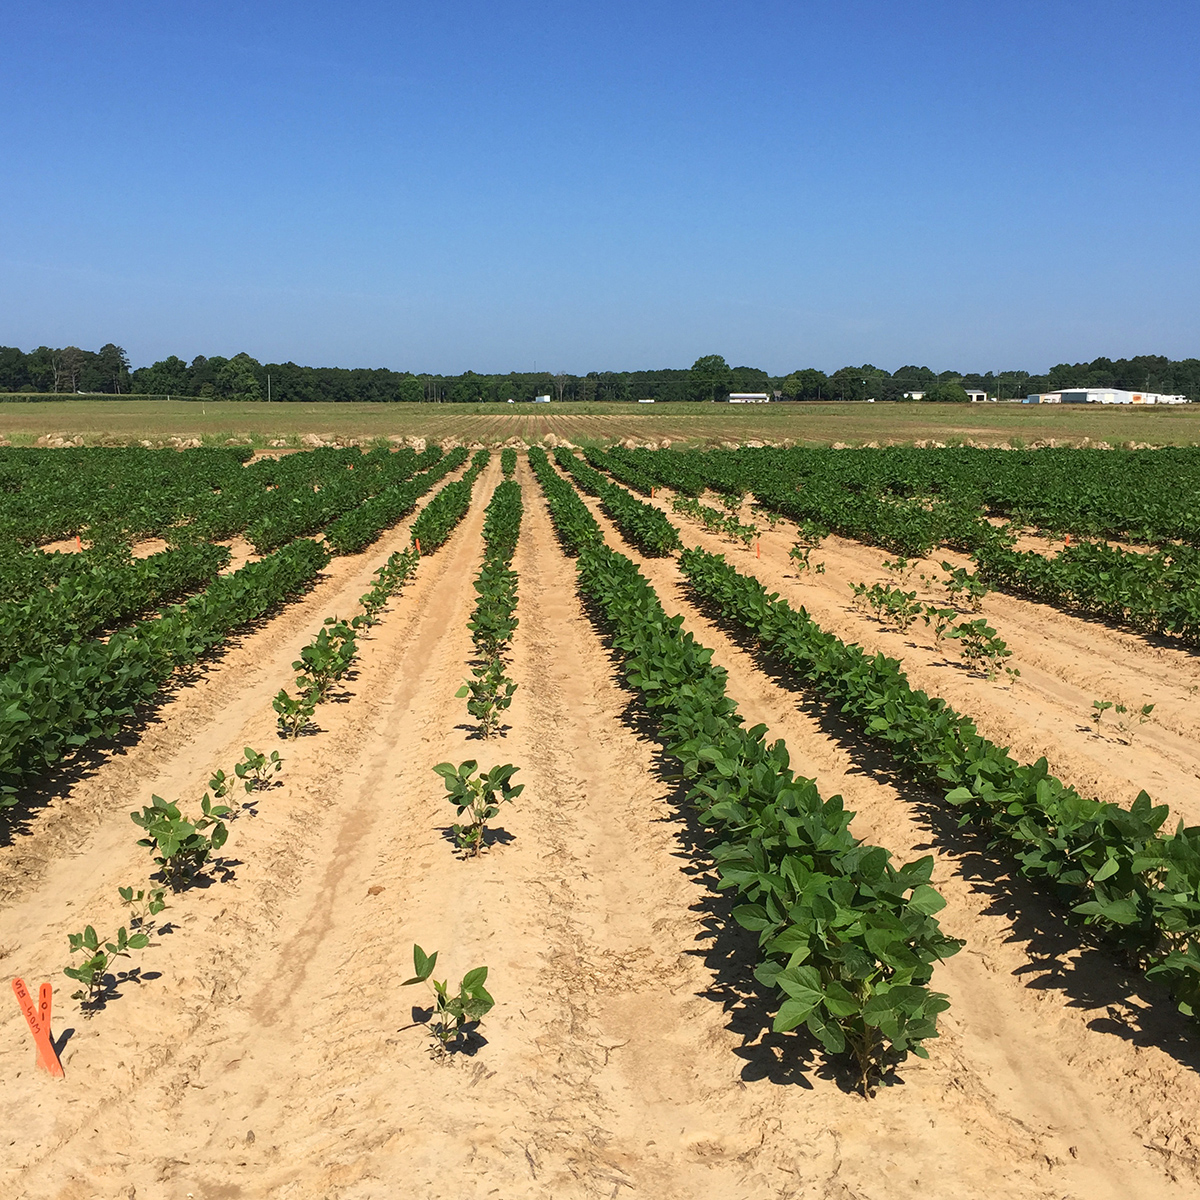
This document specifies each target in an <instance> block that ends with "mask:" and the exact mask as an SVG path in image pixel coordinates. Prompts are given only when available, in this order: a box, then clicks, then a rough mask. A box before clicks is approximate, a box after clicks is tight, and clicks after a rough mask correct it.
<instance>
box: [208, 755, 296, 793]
mask: <svg viewBox="0 0 1200 1200" xmlns="http://www.w3.org/2000/svg"><path fill="white" fill-rule="evenodd" d="M282 770H283V759H282V758H280V757H279V751H278V750H274V751H272V752H271V756H270V757H269V758H268V757H267V755H266V754H264V753H262V752H261V751H259V750H255V749H253V748H252V747H250V746H246V747H245V749H244V750H243V757H242V761H241V762H240V763H238V764H237V765H236V766H235V767H234V768H233V771H234V774H235V775H237V777H238V778H239V779H240V780H241V781H242V784H243V786H244V787H245V789H246V791H247V792H261V791H264V790H265V789H266V788H269V787H270V786H271V784H272V783H273V782H274V780H273V779H272V778H271V776H273V775H278V774H279V772H280V771H282ZM218 799H220V797H218Z"/></svg>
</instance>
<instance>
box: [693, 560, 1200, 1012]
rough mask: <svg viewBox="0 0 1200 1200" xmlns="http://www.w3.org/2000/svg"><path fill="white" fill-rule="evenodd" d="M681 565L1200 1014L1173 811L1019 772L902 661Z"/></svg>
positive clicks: (1186, 859) (910, 769) (1196, 953)
mask: <svg viewBox="0 0 1200 1200" xmlns="http://www.w3.org/2000/svg"><path fill="white" fill-rule="evenodd" d="M681 565H682V568H683V572H684V574H685V576H686V577H687V579H688V581H689V583H690V585H691V586H692V588H693V589H694V590H695V592H696V594H697V595H698V596H699V597H701V598H702V599H703V600H705V601H706V602H707V603H709V604H711V605H713V606H714V607H715V608H717V609H718V610H719V611H720V612H721V613H722V615H724V616H725V617H726V618H728V619H730V620H732V621H734V622H736V623H737V624H738V625H740V626H742V627H744V628H745V629H747V630H749V631H750V632H751V633H753V634H754V635H755V636H756V637H758V639H759V640H760V641H761V643H762V644H763V645H764V646H765V647H767V648H768V649H770V650H771V652H772V653H773V654H775V655H777V656H778V657H779V658H780V659H781V660H782V661H784V662H786V663H787V664H788V665H789V666H790V667H791V668H792V669H793V670H794V671H795V672H796V673H797V675H798V676H799V677H800V678H801V679H802V680H803V681H804V682H805V684H806V686H807V687H809V688H811V689H812V690H813V691H814V692H815V693H816V694H818V695H820V696H822V697H823V698H824V699H825V700H826V702H827V703H829V704H830V705H832V706H835V707H836V711H837V712H838V714H839V716H840V718H841V719H843V720H846V721H849V722H851V723H852V724H855V725H857V726H858V727H859V729H860V730H861V731H862V734H863V735H864V737H865V738H867V739H868V740H870V741H871V742H873V743H876V744H878V745H880V746H882V747H884V748H885V749H886V750H887V752H888V753H889V754H890V755H891V757H892V758H893V759H894V760H895V762H896V764H897V766H898V767H900V768H901V769H902V770H903V771H904V772H905V773H907V774H909V775H910V776H912V777H913V778H914V779H916V780H918V781H919V782H920V783H922V784H924V785H925V786H927V787H930V788H935V789H937V790H938V791H940V792H941V793H942V794H943V795H944V796H945V798H946V800H947V802H948V803H950V804H952V805H955V806H957V807H958V808H959V809H960V810H961V812H962V818H961V820H962V822H963V823H964V824H967V823H975V824H977V825H979V826H981V827H982V828H983V829H985V830H986V831H987V832H988V833H989V835H990V836H991V837H992V839H993V842H994V844H995V845H997V846H1001V847H1003V848H1004V849H1005V850H1006V852H1007V853H1008V855H1009V856H1010V857H1011V859H1012V861H1013V863H1014V864H1015V866H1016V869H1017V870H1018V871H1019V872H1020V873H1021V874H1022V875H1025V876H1026V877H1027V878H1029V879H1032V880H1034V881H1037V882H1041V883H1043V884H1045V885H1046V886H1047V887H1049V888H1050V889H1051V890H1052V891H1053V892H1054V893H1055V894H1056V895H1057V896H1058V897H1059V898H1060V899H1062V900H1064V901H1065V902H1067V903H1068V904H1069V905H1070V907H1071V910H1072V912H1073V913H1074V914H1076V915H1077V916H1078V917H1081V918H1082V919H1083V920H1084V921H1085V922H1086V923H1087V924H1088V925H1091V926H1094V927H1095V928H1096V929H1097V931H1098V932H1100V933H1102V934H1103V935H1104V936H1105V937H1106V938H1107V940H1108V941H1109V942H1110V943H1111V944H1112V945H1113V946H1114V947H1115V948H1116V949H1118V950H1119V951H1120V952H1121V953H1122V955H1123V956H1124V957H1125V958H1126V959H1127V960H1128V961H1130V962H1133V963H1137V964H1139V965H1141V966H1142V967H1143V968H1145V969H1146V972H1147V974H1148V975H1151V976H1153V977H1155V978H1159V979H1162V981H1163V982H1164V983H1166V984H1167V985H1168V986H1169V987H1170V988H1171V989H1172V990H1173V992H1174V994H1175V997H1176V999H1177V1000H1178V1001H1179V1004H1180V1007H1181V1008H1182V1009H1183V1010H1184V1011H1185V1012H1187V1013H1189V1014H1191V1013H1194V1012H1195V1011H1197V1009H1200V827H1190V828H1185V827H1184V826H1183V824H1182V822H1181V823H1180V824H1179V826H1178V828H1177V829H1176V830H1175V832H1174V833H1162V832H1161V830H1162V829H1163V827H1164V825H1165V823H1166V820H1167V816H1168V810H1167V808H1166V806H1165V805H1154V804H1153V803H1152V802H1151V800H1150V798H1149V796H1147V795H1146V793H1145V792H1142V793H1140V794H1139V796H1138V797H1137V799H1136V800H1135V801H1134V803H1133V805H1132V806H1131V807H1130V808H1128V809H1124V808H1122V807H1121V806H1120V805H1116V804H1107V803H1103V802H1101V801H1099V800H1093V799H1087V798H1085V797H1083V796H1081V795H1080V794H1079V793H1078V792H1076V791H1075V790H1074V789H1073V788H1070V787H1068V786H1066V785H1065V784H1064V783H1062V781H1061V780H1059V779H1056V778H1055V777H1054V776H1052V775H1051V774H1050V773H1049V771H1048V769H1047V765H1046V760H1045V759H1044V758H1041V759H1039V760H1038V761H1037V762H1036V763H1032V764H1026V765H1022V764H1019V763H1017V762H1015V761H1014V760H1013V759H1012V758H1010V757H1009V755H1008V753H1007V751H1005V750H1004V749H1003V748H1002V747H999V746H996V745H994V744H993V743H992V742H990V741H988V740H987V739H986V738H983V737H981V736H980V735H979V733H978V732H977V730H976V728H975V725H974V723H973V722H972V721H971V720H970V718H968V717H966V716H962V715H960V714H959V713H957V712H955V711H954V709H952V708H951V707H950V706H949V705H948V704H946V702H945V701H944V700H941V699H939V698H937V697H930V696H927V695H926V694H925V693H924V692H921V691H914V690H913V689H912V688H911V687H910V685H909V683H908V680H907V678H906V677H905V675H904V672H903V671H902V670H901V669H900V663H899V662H898V661H897V660H895V659H892V658H887V657H885V656H884V655H882V654H879V655H875V656H869V655H867V654H865V653H864V652H863V651H862V649H861V648H860V647H858V646H847V645H845V644H844V643H842V642H841V641H840V640H839V639H838V638H836V637H835V636H834V635H833V634H830V633H827V632H825V631H824V630H822V629H821V628H820V627H819V626H818V625H817V624H816V622H814V621H813V620H812V618H811V617H809V616H808V614H807V613H805V612H804V611H802V610H801V611H794V610H793V609H791V608H790V607H789V606H788V604H787V603H786V602H785V601H783V600H780V599H779V598H778V597H777V596H775V595H772V594H769V593H768V592H767V591H766V589H765V588H763V586H762V585H761V584H760V583H759V582H758V581H757V580H754V579H750V578H748V577H746V576H744V575H741V574H740V573H739V572H737V571H736V570H734V568H733V567H731V566H730V565H729V564H727V563H725V562H724V560H723V559H722V558H721V557H720V556H718V555H710V554H706V553H704V552H703V551H701V550H687V551H685V552H684V553H683V555H682V562H681Z"/></svg>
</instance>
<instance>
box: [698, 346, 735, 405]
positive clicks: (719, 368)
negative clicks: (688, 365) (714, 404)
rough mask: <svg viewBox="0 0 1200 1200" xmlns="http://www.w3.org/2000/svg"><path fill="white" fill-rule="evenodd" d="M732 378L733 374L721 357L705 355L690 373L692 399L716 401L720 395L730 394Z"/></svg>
mask: <svg viewBox="0 0 1200 1200" xmlns="http://www.w3.org/2000/svg"><path fill="white" fill-rule="evenodd" d="M732 378H733V372H732V371H731V370H730V369H729V364H728V363H727V362H726V361H725V359H724V358H722V357H721V355H719V354H705V355H703V356H702V357H701V358H698V359H696V361H695V362H694V363H692V369H691V371H689V372H688V383H689V385H690V387H689V391H690V392H691V399H693V400H715V399H716V398H717V395H718V394H720V395H726V394H728V392H729V382H730V380H731V379H732Z"/></svg>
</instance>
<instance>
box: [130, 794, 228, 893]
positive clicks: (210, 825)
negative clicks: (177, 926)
mask: <svg viewBox="0 0 1200 1200" xmlns="http://www.w3.org/2000/svg"><path fill="white" fill-rule="evenodd" d="M229 812H230V810H229V809H228V808H227V807H226V806H225V805H223V804H214V803H213V802H212V798H211V797H210V796H208V795H206V796H205V797H204V799H203V800H201V802H200V816H198V817H193V818H191V819H188V818H187V817H185V816H183V814H182V813H181V812H180V809H179V805H177V804H172V803H171V802H170V801H169V800H164V799H163V798H162V797H161V796H154V797H152V802H151V803H150V804H148V805H146V806H144V807H143V808H142V811H141V812H140V813H136V812H134V813H130V814H129V815H130V817H131V819H132V820H133V823H134V824H135V825H137V826H139V827H140V828H142V829H144V830H145V831H146V836H145V837H144V838H140V839H139V840H138V845H139V846H146V847H147V848H148V849H149V850H150V851H151V852H152V854H153V855H154V861H155V862H156V863H157V864H158V868H159V870H160V871H161V872H162V876H163V878H164V879H165V880H166V882H167V883H168V884H170V886H171V889H172V890H173V891H179V890H180V888H182V887H184V886H185V885H186V884H187V883H189V882H191V880H192V879H194V878H195V876H196V874H197V872H198V871H200V870H201V869H202V868H203V866H204V864H205V863H206V862H207V861H208V859H209V857H210V855H211V854H212V853H213V852H214V851H215V850H219V849H220V848H221V847H222V846H223V845H224V844H225V841H226V839H227V838H228V836H229V830H228V828H227V827H226V825H225V823H224V820H223V818H224V817H227V816H228V815H229Z"/></svg>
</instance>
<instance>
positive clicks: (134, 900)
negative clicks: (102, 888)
mask: <svg viewBox="0 0 1200 1200" xmlns="http://www.w3.org/2000/svg"><path fill="white" fill-rule="evenodd" d="M117 891H118V892H120V894H121V899H122V900H123V901H124V902H125V904H126V905H127V906H128V908H129V928H130V929H133V930H136V931H138V932H139V933H144V932H145V931H146V927H147V924H148V922H149V920H150V918H151V917H156V916H158V914H159V913H160V912H162V910H163V909H164V908H166V907H167V902H166V901H165V900H164V899H163V889H162V888H140V889H139V890H138V891H136V892H135V891H134V890H133V888H131V887H123V888H118V889H117Z"/></svg>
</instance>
